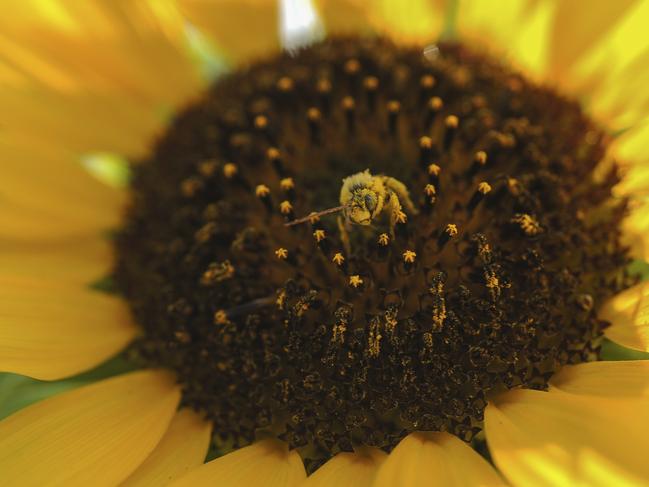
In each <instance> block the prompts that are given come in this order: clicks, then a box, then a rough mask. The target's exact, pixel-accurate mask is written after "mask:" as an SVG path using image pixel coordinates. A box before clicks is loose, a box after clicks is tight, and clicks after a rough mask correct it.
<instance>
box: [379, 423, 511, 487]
mask: <svg viewBox="0 0 649 487" xmlns="http://www.w3.org/2000/svg"><path fill="white" fill-rule="evenodd" d="M373 485H374V486H375V487H382V486H385V487H392V486H395V485H398V486H400V487H416V486H421V487H424V486H426V487H434V486H440V487H441V486H444V487H454V486H465V487H469V486H473V485H481V486H491V485H504V482H503V481H502V479H501V478H500V477H499V476H498V474H497V473H496V471H495V470H494V469H493V468H492V467H491V466H490V465H489V464H488V463H487V461H486V460H485V459H484V458H482V457H481V456H480V455H478V453H476V451H475V450H473V449H472V448H471V447H470V446H468V445H467V444H466V443H464V442H462V441H461V440H459V439H458V438H457V437H455V436H453V435H450V434H448V433H430V432H427V433H413V434H411V435H409V436H407V437H406V438H404V439H403V440H402V441H401V443H399V444H398V445H397V447H396V448H395V449H394V450H393V451H392V453H390V456H389V457H388V459H387V460H386V461H385V462H383V465H381V467H380V468H379V471H378V472H377V474H376V479H375V481H374V484H373Z"/></svg>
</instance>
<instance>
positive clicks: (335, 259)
mask: <svg viewBox="0 0 649 487" xmlns="http://www.w3.org/2000/svg"><path fill="white" fill-rule="evenodd" d="M331 260H332V261H333V263H334V264H336V265H338V266H340V265H343V262H345V257H344V256H343V254H341V253H340V252H336V254H335V255H334V256H333V259H331Z"/></svg>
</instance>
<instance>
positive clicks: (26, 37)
mask: <svg viewBox="0 0 649 487" xmlns="http://www.w3.org/2000/svg"><path fill="white" fill-rule="evenodd" d="M163 3H164V4H165V5H160V4H163ZM185 42H186V39H185V37H184V19H183V18H182V17H181V16H180V15H179V14H177V13H176V14H175V15H174V12H173V8H172V3H171V2H155V1H152V0H142V1H138V2H130V1H125V0H115V1H111V2H105V1H102V0H87V1H84V2H43V1H40V0H26V1H25V2H22V3H21V5H20V6H16V9H15V10H14V11H12V19H11V20H10V19H8V18H5V19H0V59H1V60H2V61H3V62H2V64H6V65H8V66H9V68H10V69H11V70H12V71H11V72H12V73H14V74H15V75H13V76H9V79H11V80H14V82H13V83H11V84H8V85H3V90H2V93H0V103H1V104H2V107H3V110H4V111H5V112H6V113H11V114H12V116H11V117H10V118H8V119H7V122H6V124H4V125H3V132H4V134H5V135H6V136H7V137H12V138H14V137H20V138H21V140H27V141H28V140H30V139H31V140H32V142H36V141H38V142H39V143H40V144H41V145H42V146H46V147H53V148H59V147H66V148H68V149H69V150H71V151H74V152H75V153H78V154H82V153H85V152H91V151H96V150H104V151H117V152H121V153H126V154H129V155H131V154H134V153H136V152H138V153H139V152H140V151H142V150H143V149H144V148H145V147H146V146H147V144H148V143H149V139H150V137H151V136H152V135H153V133H154V132H155V131H156V130H157V129H158V128H159V127H160V125H161V122H162V119H161V117H160V112H161V110H162V109H165V108H167V109H168V108H171V107H175V106H176V105H178V104H180V103H184V102H185V100H187V99H188V98H189V97H190V96H193V95H195V93H196V92H197V90H199V89H200V88H201V87H202V86H203V81H202V80H201V79H200V77H199V72H198V71H199V70H198V67H197V66H195V65H193V62H192V59H191V56H190V54H189V52H188V50H187V49H186V46H185V45H184V43H185ZM162 73H164V80H165V81H164V83H162V82H160V80H161V77H162Z"/></svg>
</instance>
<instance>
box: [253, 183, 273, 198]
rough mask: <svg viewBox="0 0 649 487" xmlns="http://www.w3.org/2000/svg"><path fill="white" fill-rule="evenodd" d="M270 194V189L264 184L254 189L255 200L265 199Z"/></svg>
mask: <svg viewBox="0 0 649 487" xmlns="http://www.w3.org/2000/svg"><path fill="white" fill-rule="evenodd" d="M269 194H270V188H269V187H268V186H266V185H265V184H259V185H257V187H256V188H255V195H256V196H257V198H265V197H266V196H268V195H269Z"/></svg>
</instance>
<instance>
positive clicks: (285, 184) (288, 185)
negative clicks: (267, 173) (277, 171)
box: [279, 178, 295, 191]
mask: <svg viewBox="0 0 649 487" xmlns="http://www.w3.org/2000/svg"><path fill="white" fill-rule="evenodd" d="M279 187H280V188H282V190H284V191H290V190H291V189H293V188H295V182H294V181H293V178H284V179H282V180H281V181H280V182H279Z"/></svg>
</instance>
